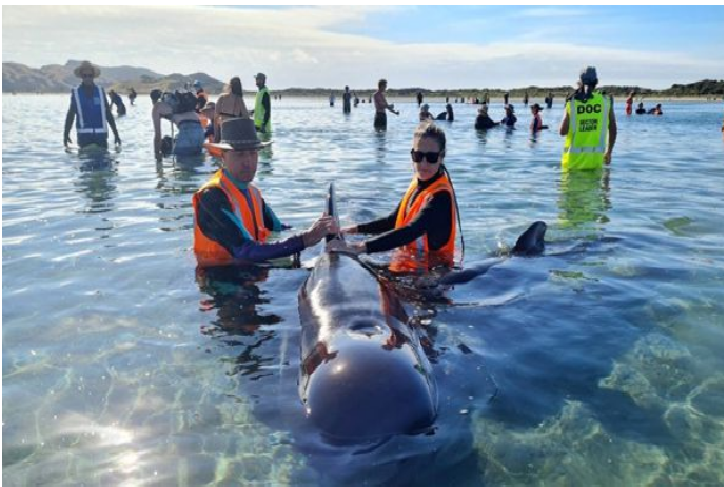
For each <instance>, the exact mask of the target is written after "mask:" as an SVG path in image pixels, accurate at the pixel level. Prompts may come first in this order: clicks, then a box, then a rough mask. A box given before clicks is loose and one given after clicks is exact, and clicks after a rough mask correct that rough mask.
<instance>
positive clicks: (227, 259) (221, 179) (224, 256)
mask: <svg viewBox="0 0 724 487" xmlns="http://www.w3.org/2000/svg"><path fill="white" fill-rule="evenodd" d="M206 188H219V189H221V190H222V191H223V192H224V194H225V195H226V197H227V198H228V199H229V202H230V203H231V207H232V209H233V210H234V214H235V215H236V216H237V218H238V219H239V220H240V221H241V222H242V223H243V225H244V229H246V231H247V232H248V233H249V235H251V238H253V239H254V241H255V242H265V241H266V239H267V237H268V236H269V234H270V233H271V232H270V231H269V230H268V229H267V228H266V227H265V226H264V215H263V213H262V211H263V207H264V203H263V200H262V197H261V192H260V191H259V188H257V187H256V186H254V185H253V184H251V183H249V194H250V196H251V198H250V200H251V206H250V205H249V201H248V200H247V199H246V198H245V197H244V195H243V194H242V193H241V191H239V189H238V188H237V187H236V186H235V185H234V183H232V182H231V181H230V180H229V179H228V178H227V177H226V175H225V174H224V171H223V170H221V169H219V170H218V171H217V172H216V174H214V175H213V177H212V178H211V179H210V180H209V181H208V182H207V183H206V184H204V185H203V186H202V187H201V189H199V190H198V191H197V192H196V193H194V196H193V199H192V203H193V207H194V253H195V254H196V260H197V261H198V263H199V265H201V266H214V265H227V264H231V263H233V262H234V257H233V256H232V255H231V254H230V253H229V252H228V251H227V250H226V248H224V247H223V246H222V245H219V244H218V243H216V242H215V241H214V240H211V239H210V238H208V237H206V235H204V233H203V232H202V231H201V227H199V222H198V220H197V215H198V208H199V200H200V198H201V192H202V191H204V190H205V189H206Z"/></svg>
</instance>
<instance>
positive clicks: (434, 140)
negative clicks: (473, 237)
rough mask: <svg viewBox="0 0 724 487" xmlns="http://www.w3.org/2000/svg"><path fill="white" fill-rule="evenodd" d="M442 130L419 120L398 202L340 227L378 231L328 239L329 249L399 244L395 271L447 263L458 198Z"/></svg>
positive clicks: (380, 248) (351, 231) (354, 231)
mask: <svg viewBox="0 0 724 487" xmlns="http://www.w3.org/2000/svg"><path fill="white" fill-rule="evenodd" d="M445 149H446V137H445V132H444V131H443V130H442V129H440V128H438V127H437V126H436V125H435V124H434V123H421V124H419V125H418V127H417V129H416V130H415V132H414V134H413V138H412V149H411V150H410V165H411V169H412V181H411V182H410V186H409V187H408V189H407V192H406V193H405V194H404V196H403V197H402V198H401V200H400V202H399V203H398V204H397V206H396V208H395V209H394V210H393V211H392V213H390V214H389V215H387V216H384V217H382V218H379V219H377V220H374V221H371V222H367V223H362V224H355V225H350V226H347V227H344V228H342V229H341V232H342V233H344V234H347V235H354V234H370V235H376V236H375V237H373V238H370V239H368V240H366V241H362V242H350V243H345V242H344V241H342V240H337V241H334V242H332V243H330V247H331V249H332V250H336V251H341V252H350V253H354V254H361V253H367V254H371V253H374V252H385V251H388V250H392V249H397V250H396V252H395V254H394V256H393V258H392V262H391V265H390V270H392V271H393V272H399V271H411V270H416V269H431V268H434V267H437V266H439V265H443V266H451V265H452V264H453V259H454V254H455V240H456V238H455V237H456V232H457V225H456V219H457V204H456V203H455V191H454V189H453V186H452V182H451V181H450V176H449V173H448V172H447V170H446V168H445Z"/></svg>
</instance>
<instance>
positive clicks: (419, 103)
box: [417, 91, 422, 108]
mask: <svg viewBox="0 0 724 487" xmlns="http://www.w3.org/2000/svg"><path fill="white" fill-rule="evenodd" d="M420 105H422V91H418V92H417V108H420Z"/></svg>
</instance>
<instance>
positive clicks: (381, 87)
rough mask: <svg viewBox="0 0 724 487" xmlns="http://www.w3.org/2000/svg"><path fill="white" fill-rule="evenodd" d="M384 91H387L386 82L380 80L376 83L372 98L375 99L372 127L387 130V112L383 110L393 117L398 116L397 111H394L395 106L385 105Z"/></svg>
mask: <svg viewBox="0 0 724 487" xmlns="http://www.w3.org/2000/svg"><path fill="white" fill-rule="evenodd" d="M385 91H387V80H386V79H384V78H382V79H381V80H379V81H378V82H377V91H376V92H375V94H374V97H373V98H374V99H375V121H374V127H375V128H377V129H386V128H387V112H386V111H385V110H389V111H391V112H392V113H394V114H395V115H399V114H400V112H399V111H395V105H391V104H389V103H387V97H386V96H385Z"/></svg>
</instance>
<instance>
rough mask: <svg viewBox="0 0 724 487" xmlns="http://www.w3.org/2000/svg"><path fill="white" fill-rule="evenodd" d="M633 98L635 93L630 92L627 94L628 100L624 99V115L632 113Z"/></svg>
mask: <svg viewBox="0 0 724 487" xmlns="http://www.w3.org/2000/svg"><path fill="white" fill-rule="evenodd" d="M634 96H636V92H635V91H632V92H630V93H629V94H628V98H626V115H631V113H633V102H634Z"/></svg>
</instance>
